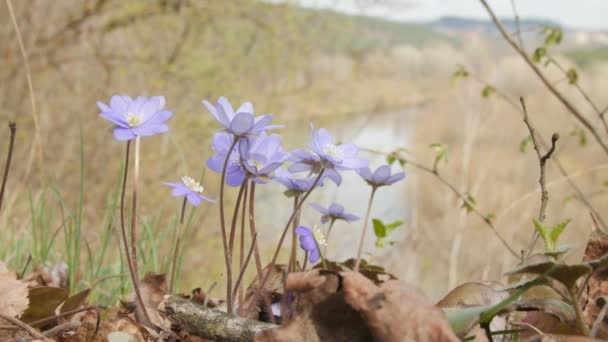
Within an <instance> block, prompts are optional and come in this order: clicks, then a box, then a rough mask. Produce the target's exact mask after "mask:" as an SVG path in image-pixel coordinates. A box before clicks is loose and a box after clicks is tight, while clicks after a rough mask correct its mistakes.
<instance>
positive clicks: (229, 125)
mask: <svg viewBox="0 0 608 342" xmlns="http://www.w3.org/2000/svg"><path fill="white" fill-rule="evenodd" d="M202 103H203V105H204V106H205V107H206V108H207V109H208V111H209V112H210V113H211V115H212V116H213V117H214V118H215V120H217V122H218V123H219V124H220V125H221V126H222V127H223V129H222V130H221V131H219V132H217V133H215V134H214V135H213V139H212V144H211V148H212V150H213V152H214V153H215V154H214V155H213V156H211V157H210V158H209V159H207V163H206V164H207V167H208V168H209V169H211V170H213V171H215V172H218V173H222V172H225V173H226V184H227V185H229V186H232V187H236V186H241V185H242V184H243V183H244V182H246V181H247V180H250V181H253V182H256V183H258V184H265V183H267V182H268V181H270V180H274V181H276V182H278V183H280V184H282V185H283V186H285V187H286V188H287V191H286V193H287V194H289V195H295V196H298V195H302V194H306V193H309V192H311V191H312V190H313V188H314V187H317V186H322V185H323V184H324V179H330V180H331V181H332V182H334V183H335V184H336V185H338V186H339V185H340V184H341V183H342V176H341V175H340V172H342V171H347V170H354V171H356V172H358V173H359V175H360V176H361V177H362V178H363V179H364V180H365V181H366V182H367V183H368V184H369V185H371V186H372V187H373V188H378V187H381V186H386V185H391V184H393V183H395V182H397V181H399V180H401V179H403V178H404V177H405V174H404V173H403V172H401V173H397V174H393V175H391V170H390V167H389V166H388V165H383V166H381V167H379V168H378V169H377V170H376V171H375V172H373V173H372V172H371V170H370V169H369V168H368V164H369V162H368V160H366V159H364V158H360V157H358V152H359V149H358V148H357V146H355V145H354V144H351V143H346V144H337V143H336V142H335V140H334V138H333V137H332V136H331V134H330V133H329V132H328V131H327V130H325V129H323V128H320V129H317V130H315V128H314V126H313V125H312V124H311V127H310V131H311V137H312V139H311V141H310V142H309V144H308V149H299V150H294V151H292V152H291V153H289V152H286V151H285V150H284V149H283V145H282V143H283V139H282V137H281V136H280V135H278V134H269V133H267V131H269V130H272V129H278V128H282V127H283V126H280V125H272V124H271V123H272V120H273V115H270V114H266V115H260V116H255V112H254V109H253V105H252V104H251V103H250V102H245V103H243V104H242V105H241V106H240V107H238V109H237V110H236V111H235V110H234V108H233V107H232V105H231V104H230V102H229V101H228V100H227V99H226V98H225V97H220V98H219V99H218V101H217V103H216V104H215V105H213V104H211V103H210V102H208V101H206V100H204V101H202ZM97 105H98V107H99V109H100V110H101V113H100V116H101V117H102V118H104V119H107V120H109V121H110V122H112V123H113V124H115V128H114V137H115V138H116V139H117V140H132V139H136V138H137V137H147V136H151V135H154V134H159V133H164V132H167V131H168V127H167V125H166V124H165V122H166V121H167V120H168V119H169V118H171V116H172V115H173V112H172V111H168V110H165V109H164V106H165V98H164V97H162V96H153V97H144V96H140V97H137V98H135V99H132V98H131V97H129V96H126V95H115V96H112V97H111V99H110V103H109V105H106V104H104V103H101V102H98V103H97ZM286 162H291V163H292V164H291V165H290V166H289V167H287V168H286V169H283V168H281V167H282V166H283V165H284V164H285V163H286ZM224 168H225V170H224ZM304 172H305V173H307V174H306V175H305V176H304V177H297V176H296V174H298V173H304ZM164 184H165V185H168V186H171V187H172V188H173V191H172V194H173V196H184V197H185V198H186V199H187V200H188V202H189V203H191V204H192V205H194V206H198V205H199V204H200V203H201V202H202V201H207V202H213V200H211V199H209V198H206V197H204V196H202V192H203V187H202V186H201V185H200V183H198V182H197V181H195V180H194V179H192V178H190V177H183V178H182V182H181V183H164ZM311 206H312V207H313V208H315V209H316V210H317V211H319V212H320V213H321V214H322V217H321V222H322V223H326V222H328V221H332V222H333V221H335V220H344V221H347V222H352V221H356V220H358V219H359V217H357V216H355V215H352V214H348V213H345V212H344V208H343V207H342V206H340V205H339V204H335V203H334V204H332V205H331V206H330V207H329V208H328V209H325V208H323V207H321V206H320V205H318V204H311ZM296 232H297V233H298V234H299V235H300V241H301V247H302V248H303V249H304V250H306V251H308V252H310V260H311V262H314V261H316V260H317V259H318V254H319V251H318V250H317V246H318V243H312V242H311V239H313V240H314V239H315V237H314V234H313V233H312V232H311V230H310V229H308V228H306V227H299V228H298V229H297V230H296ZM315 241H316V240H315ZM313 242H314V241H313ZM317 242H318V241H317ZM313 259H314V261H313Z"/></svg>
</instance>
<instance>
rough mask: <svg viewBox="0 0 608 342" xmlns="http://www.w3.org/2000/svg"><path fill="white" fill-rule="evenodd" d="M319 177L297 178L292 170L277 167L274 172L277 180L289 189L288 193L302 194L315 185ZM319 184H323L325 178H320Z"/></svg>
mask: <svg viewBox="0 0 608 342" xmlns="http://www.w3.org/2000/svg"><path fill="white" fill-rule="evenodd" d="M316 178H317V177H314V176H312V177H308V178H296V177H295V176H294V175H293V174H292V173H291V172H289V171H287V170H284V169H277V170H275V172H274V177H272V179H274V180H275V181H277V182H279V183H281V184H283V185H284V186H285V187H286V188H287V191H286V192H285V193H286V195H288V196H290V195H301V194H303V193H305V192H307V191H308V190H310V188H311V187H312V186H313V184H314V183H315V180H316ZM317 186H323V180H320V181H319V183H318V184H317Z"/></svg>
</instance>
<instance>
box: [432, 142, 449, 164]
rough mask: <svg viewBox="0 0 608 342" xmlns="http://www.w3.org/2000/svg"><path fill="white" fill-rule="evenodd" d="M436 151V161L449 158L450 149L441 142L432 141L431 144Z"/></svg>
mask: <svg viewBox="0 0 608 342" xmlns="http://www.w3.org/2000/svg"><path fill="white" fill-rule="evenodd" d="M429 147H430V148H432V149H433V150H434V151H435V163H438V162H440V161H441V160H443V159H445V161H447V160H448V149H447V147H445V146H444V145H443V144H441V143H432V144H430V145H429Z"/></svg>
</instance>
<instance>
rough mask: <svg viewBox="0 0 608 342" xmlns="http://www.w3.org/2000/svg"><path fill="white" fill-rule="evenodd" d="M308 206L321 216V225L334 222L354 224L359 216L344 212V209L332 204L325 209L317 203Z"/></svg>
mask: <svg viewBox="0 0 608 342" xmlns="http://www.w3.org/2000/svg"><path fill="white" fill-rule="evenodd" d="M310 206H311V207H312V208H314V209H315V210H316V211H318V212H320V213H321V214H323V216H321V223H327V222H329V221H336V220H343V221H346V222H354V221H358V220H359V216H356V215H353V214H349V213H346V212H344V207H343V206H341V205H339V204H338V203H332V204H331V205H330V206H329V208H327V209H326V208H324V207H322V206H321V205H319V204H317V203H310Z"/></svg>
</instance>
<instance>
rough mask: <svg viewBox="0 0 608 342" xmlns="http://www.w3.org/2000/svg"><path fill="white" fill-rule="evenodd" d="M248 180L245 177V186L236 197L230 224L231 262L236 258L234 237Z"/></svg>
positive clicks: (229, 244)
mask: <svg viewBox="0 0 608 342" xmlns="http://www.w3.org/2000/svg"><path fill="white" fill-rule="evenodd" d="M247 181H248V179H247V177H245V180H244V181H243V184H241V187H240V188H239V194H238V195H237V196H236V204H235V205H234V213H233V214H232V222H231V223H230V239H229V242H228V250H229V251H230V260H232V257H233V256H234V253H233V252H234V236H235V234H236V223H237V221H238V216H239V209H240V207H241V200H242V199H243V193H244V191H245V188H246V187H247V183H248V182H247Z"/></svg>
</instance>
